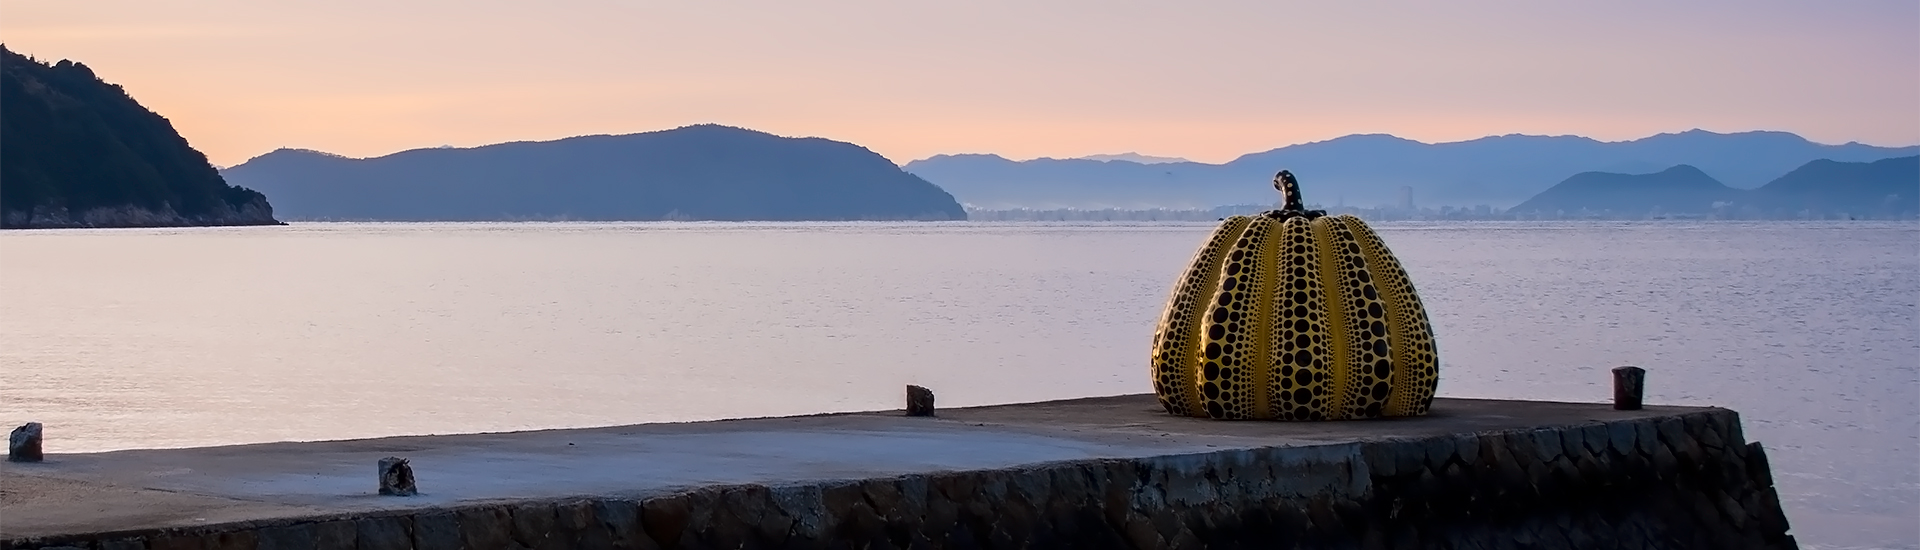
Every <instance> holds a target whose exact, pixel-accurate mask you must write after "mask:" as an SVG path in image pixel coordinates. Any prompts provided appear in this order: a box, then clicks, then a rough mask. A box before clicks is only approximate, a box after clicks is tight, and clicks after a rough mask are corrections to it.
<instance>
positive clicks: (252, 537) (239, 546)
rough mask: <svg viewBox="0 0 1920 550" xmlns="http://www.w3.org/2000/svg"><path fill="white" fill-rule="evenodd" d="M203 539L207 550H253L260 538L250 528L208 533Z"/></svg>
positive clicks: (257, 545)
mask: <svg viewBox="0 0 1920 550" xmlns="http://www.w3.org/2000/svg"><path fill="white" fill-rule="evenodd" d="M205 539H206V541H207V548H208V549H209V550H254V549H255V548H258V547H259V546H260V538H259V536H258V535H256V534H255V533H254V531H253V530H252V529H236V530H227V531H220V532H218V533H210V534H208V535H206V537H205Z"/></svg>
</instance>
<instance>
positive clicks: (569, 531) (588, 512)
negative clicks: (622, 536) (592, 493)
mask: <svg viewBox="0 0 1920 550" xmlns="http://www.w3.org/2000/svg"><path fill="white" fill-rule="evenodd" d="M595 510H596V507H595V502H594V501H591V500H576V501H573V502H563V503H560V504H559V505H557V506H555V507H554V514H555V515H556V516H557V518H556V519H558V520H559V521H558V523H557V527H558V529H559V532H560V533H563V534H565V535H566V539H565V540H568V541H571V542H572V547H573V548H612V547H613V536H612V534H611V533H609V532H608V531H607V526H606V524H605V523H602V522H601V521H600V518H599V517H598V515H597V514H596V513H595Z"/></svg>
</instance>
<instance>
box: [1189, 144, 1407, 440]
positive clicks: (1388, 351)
mask: <svg viewBox="0 0 1920 550" xmlns="http://www.w3.org/2000/svg"><path fill="white" fill-rule="evenodd" d="M1273 186H1274V187H1275V188H1278V189H1279V190H1280V192H1281V194H1282V196H1284V197H1285V200H1286V202H1285V205H1284V207H1283V208H1282V209H1280V210H1274V211H1270V212H1267V213H1265V214H1261V215H1258V216H1234V217H1231V218H1227V219H1225V220H1222V223H1221V224H1220V227H1219V228H1218V229H1215V230H1214V231H1213V236H1212V237H1210V238H1208V239H1207V242H1206V244H1205V245H1204V246H1201V247H1200V251H1199V252H1198V253H1196V254H1194V257H1193V263H1192V264H1191V267H1188V268H1187V272H1186V274H1185V275H1182V276H1181V277H1180V281H1179V282H1178V284H1176V285H1174V287H1173V296H1172V297H1171V298H1169V299H1168V300H1167V309H1166V312H1165V313H1163V314H1162V315H1161V317H1160V328H1159V330H1158V331H1156V333H1155V335H1154V338H1153V367H1152V368H1153V372H1152V374H1153V391H1154V393H1155V394H1157V395H1159V397H1160V405H1161V406H1163V407H1166V409H1167V412H1169V413H1173V414H1177V415H1186V416H1196V417H1207V418H1218V419H1235V420H1239V419H1262V420H1341V419H1358V418H1375V417H1381V416H1418V415H1422V414H1426V413H1427V409H1428V407H1429V406H1431V405H1432V403H1433V392H1434V387H1435V385H1436V384H1437V383H1438V381H1439V373H1440V369H1439V365H1440V364H1439V358H1438V355H1437V353H1436V352H1435V350H1434V346H1433V329H1432V327H1431V326H1430V325H1429V324H1428V322H1427V312H1426V310H1425V309H1424V308H1422V307H1421V306H1420V297H1419V295H1417V294H1415V293H1414V290H1413V282H1412V281H1411V280H1409V279H1408V278H1407V272H1406V270H1404V269H1401V267H1400V262H1399V261H1398V260H1395V259H1394V258H1393V253H1392V252H1389V251H1388V250H1387V245H1386V243H1383V242H1381V241H1380V236H1379V235H1376V234H1374V232H1373V230H1372V229H1369V228H1368V227H1367V224H1365V223H1362V222H1361V221H1360V218H1356V217H1354V216H1351V215H1346V214H1342V215H1339V216H1328V215H1326V212H1325V211H1320V210H1307V209H1306V208H1305V207H1304V206H1303V205H1302V203H1301V201H1300V183H1299V181H1297V180H1295V179H1294V177H1293V174H1292V173H1290V172H1286V171H1281V172H1280V174H1279V175H1276V176H1274V179H1273Z"/></svg>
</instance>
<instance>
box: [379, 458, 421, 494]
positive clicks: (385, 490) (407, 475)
mask: <svg viewBox="0 0 1920 550" xmlns="http://www.w3.org/2000/svg"><path fill="white" fill-rule="evenodd" d="M380 494H383V495H393V496H397V497H410V496H413V495H417V494H420V490H419V489H417V488H415V487H414V486H413V467H412V466H409V465H407V459H404V458H400V457H396V456H390V457H386V458H382V459H380Z"/></svg>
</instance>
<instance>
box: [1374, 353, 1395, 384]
mask: <svg viewBox="0 0 1920 550" xmlns="http://www.w3.org/2000/svg"><path fill="white" fill-rule="evenodd" d="M1373 375H1374V376H1375V377H1378V378H1379V379H1381V380H1386V379H1387V378H1388V377H1391V376H1393V362H1392V361H1388V360H1386V359H1381V360H1379V361H1375V362H1374V363H1373ZM1382 384H1385V382H1382Z"/></svg>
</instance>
